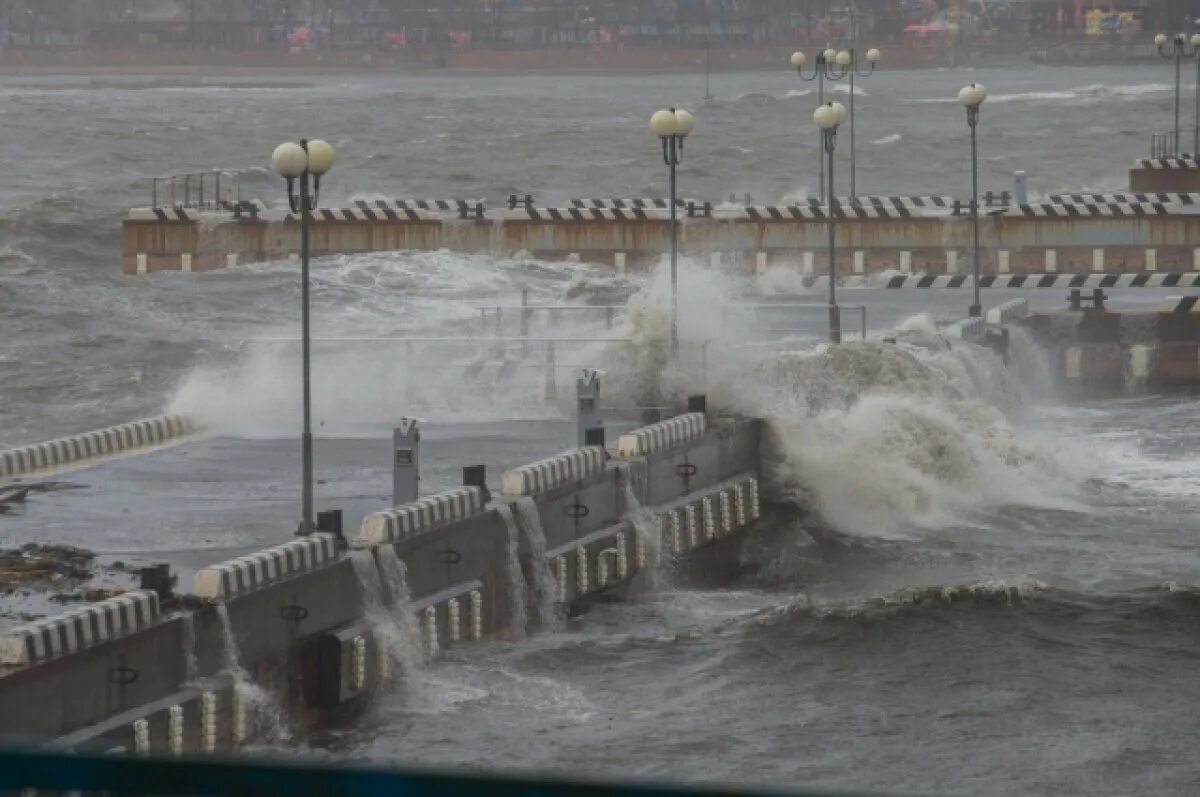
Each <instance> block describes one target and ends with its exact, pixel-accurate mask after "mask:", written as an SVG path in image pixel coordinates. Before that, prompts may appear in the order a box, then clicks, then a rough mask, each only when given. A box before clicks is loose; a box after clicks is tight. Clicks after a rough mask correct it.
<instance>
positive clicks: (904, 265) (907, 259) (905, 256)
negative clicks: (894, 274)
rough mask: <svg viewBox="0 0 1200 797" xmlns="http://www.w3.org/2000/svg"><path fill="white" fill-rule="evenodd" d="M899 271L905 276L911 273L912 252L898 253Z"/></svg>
mask: <svg viewBox="0 0 1200 797" xmlns="http://www.w3.org/2000/svg"><path fill="white" fill-rule="evenodd" d="M900 270H901V271H902V272H904V273H905V274H910V273H912V252H901V253H900Z"/></svg>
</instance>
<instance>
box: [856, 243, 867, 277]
mask: <svg viewBox="0 0 1200 797" xmlns="http://www.w3.org/2000/svg"><path fill="white" fill-rule="evenodd" d="M865 272H866V252H864V251H862V250H861V249H858V250H855V252H854V273H855V274H863V273H865Z"/></svg>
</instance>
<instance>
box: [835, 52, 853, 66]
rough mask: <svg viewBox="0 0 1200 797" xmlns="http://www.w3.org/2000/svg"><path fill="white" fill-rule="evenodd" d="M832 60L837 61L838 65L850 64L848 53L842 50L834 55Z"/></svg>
mask: <svg viewBox="0 0 1200 797" xmlns="http://www.w3.org/2000/svg"><path fill="white" fill-rule="evenodd" d="M834 60H835V61H837V64H838V66H850V53H848V52H847V51H845V50H842V51H841V52H839V53H838V54H837V55H836V56H835V57H834Z"/></svg>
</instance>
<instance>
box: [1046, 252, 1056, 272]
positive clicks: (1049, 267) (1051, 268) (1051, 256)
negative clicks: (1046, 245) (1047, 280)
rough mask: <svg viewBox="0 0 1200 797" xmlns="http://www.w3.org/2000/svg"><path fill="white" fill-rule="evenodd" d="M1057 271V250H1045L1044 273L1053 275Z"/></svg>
mask: <svg viewBox="0 0 1200 797" xmlns="http://www.w3.org/2000/svg"><path fill="white" fill-rule="evenodd" d="M1057 271H1058V250H1057V249H1047V250H1046V273H1047V274H1054V273H1055V272H1057Z"/></svg>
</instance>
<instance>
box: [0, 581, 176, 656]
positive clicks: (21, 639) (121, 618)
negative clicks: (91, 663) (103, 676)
mask: <svg viewBox="0 0 1200 797" xmlns="http://www.w3.org/2000/svg"><path fill="white" fill-rule="evenodd" d="M157 622H158V595H157V594H155V593H154V592H151V591H149V590H134V591H133V592H127V593H125V594H124V595H119V596H117V597H115V598H109V599H108V600H103V601H100V602H98V603H92V604H89V605H87V606H84V607H82V608H79V609H72V610H71V611H68V612H64V613H63V614H60V615H56V616H54V617H47V618H45V619H43V620H38V621H36V622H33V623H28V624H26V625H20V626H17V627H16V628H13V629H10V630H8V631H6V632H4V634H3V635H2V636H0V664H10V665H22V664H24V665H28V664H36V663H38V662H43V661H48V660H50V659H56V658H60V657H62V656H68V655H71V654H73V653H78V652H79V651H81V650H83V649H85V648H88V647H91V646H93V645H98V644H100V643H101V642H106V641H108V640H110V639H116V638H117V637H121V636H126V635H128V634H131V633H133V632H135V631H140V630H143V629H146V628H150V627H151V626H153V625H154V624H155V623H157Z"/></svg>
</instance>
